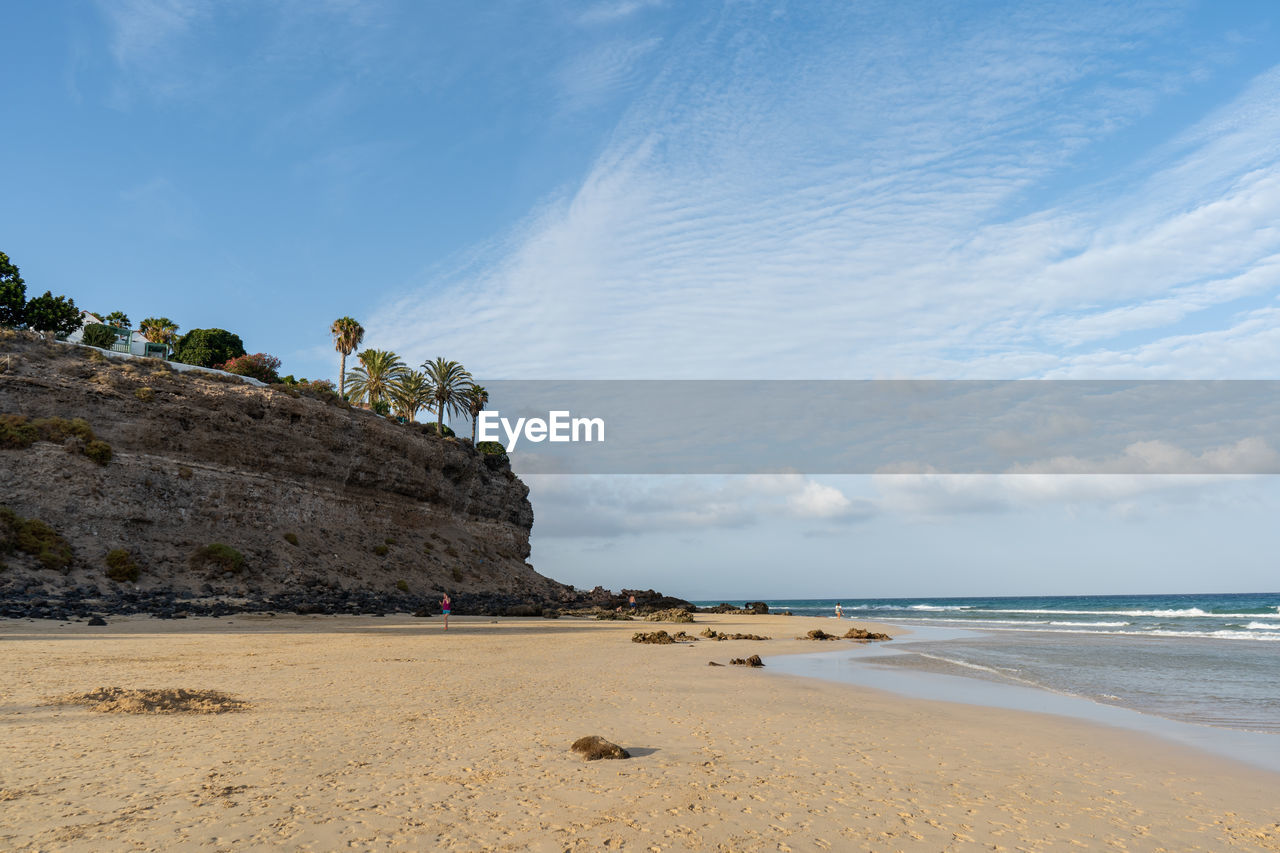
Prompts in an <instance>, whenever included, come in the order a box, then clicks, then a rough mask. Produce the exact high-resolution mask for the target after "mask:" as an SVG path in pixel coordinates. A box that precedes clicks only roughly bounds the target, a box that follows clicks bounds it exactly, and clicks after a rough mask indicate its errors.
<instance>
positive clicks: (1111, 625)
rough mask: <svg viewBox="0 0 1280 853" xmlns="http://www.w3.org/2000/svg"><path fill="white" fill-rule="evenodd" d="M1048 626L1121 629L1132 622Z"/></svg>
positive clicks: (1057, 623) (1052, 623)
mask: <svg viewBox="0 0 1280 853" xmlns="http://www.w3.org/2000/svg"><path fill="white" fill-rule="evenodd" d="M1049 624H1050V625H1065V626H1067V627H1071V628H1123V627H1124V626H1126V625H1132V624H1133V623H1132V622H1050V623H1049Z"/></svg>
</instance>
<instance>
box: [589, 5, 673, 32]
mask: <svg viewBox="0 0 1280 853" xmlns="http://www.w3.org/2000/svg"><path fill="white" fill-rule="evenodd" d="M663 5H665V0H613V2H609V3H596V4H594V5H592V6H590V7H589V8H588V9H587V10H586V11H584V12H583V13H582V14H581V15H579V16H578V23H579V24H580V25H582V26H597V25H600V24H614V23H617V22H619V21H622V20H625V19H627V18H630V17H632V16H633V15H635V14H636V13H637V12H642V11H644V10H645V9H652V8H655V7H659V6H663Z"/></svg>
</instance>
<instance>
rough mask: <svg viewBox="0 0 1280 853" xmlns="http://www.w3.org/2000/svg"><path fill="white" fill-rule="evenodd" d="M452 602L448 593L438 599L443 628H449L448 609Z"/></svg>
mask: <svg viewBox="0 0 1280 853" xmlns="http://www.w3.org/2000/svg"><path fill="white" fill-rule="evenodd" d="M452 606H453V602H452V601H450V600H449V593H447V592H446V593H445V594H444V598H442V599H440V610H441V612H443V613H444V629H445V630H446V631H448V630H449V610H450V609H451V608H452Z"/></svg>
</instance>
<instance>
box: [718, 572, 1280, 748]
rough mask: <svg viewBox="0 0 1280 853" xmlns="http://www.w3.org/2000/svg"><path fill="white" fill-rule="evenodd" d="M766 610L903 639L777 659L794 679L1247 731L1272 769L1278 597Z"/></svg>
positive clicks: (1186, 732)
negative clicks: (847, 623)
mask: <svg viewBox="0 0 1280 853" xmlns="http://www.w3.org/2000/svg"><path fill="white" fill-rule="evenodd" d="M697 603H698V604H708V605H714V604H718V603H719V602H697ZM730 603H734V604H741V603H742V602H738V601H731V602H730ZM766 603H767V604H768V605H769V607H770V610H772V611H775V612H777V611H782V610H789V611H791V612H792V613H793V614H795V615H797V616H823V617H828V618H832V619H833V621H834V618H835V607H836V605H837V604H839V605H840V606H841V609H842V611H843V614H844V618H845V619H846V620H861V621H874V622H882V623H887V624H890V625H901V626H903V627H905V628H907V629H909V630H910V632H911V633H910V634H909V635H903V636H901V637H900V638H897V639H895V640H894V641H893V642H890V643H883V644H867V645H858V646H854V645H853V644H840V645H841V647H842V648H839V649H836V650H833V651H834V656H833V654H832V653H826V654H816V655H803V656H797V657H796V658H795V659H792V660H789V661H787V660H784V658H778V659H777V661H778V665H779V666H780V667H781V668H782V669H783V670H785V671H789V672H792V673H793V674H801V675H813V676H817V677H834V678H836V679H837V680H842V681H847V682H850V683H856V684H861V685H864V686H873V687H880V688H883V689H889V690H896V691H898V692H902V693H908V694H912V695H917V696H926V697H927V696H936V698H943V699H947V698H950V699H953V700H955V701H965V702H970V703H973V704H994V705H1004V706H1008V707H1022V708H1029V709H1032V710H1039V709H1043V710H1047V711H1049V712H1051V713H1066V714H1069V715H1074V716H1084V717H1093V718H1095V719H1098V720H1099V721H1102V722H1110V723H1112V724H1119V725H1126V724H1128V723H1133V722H1134V721H1135V720H1136V721H1137V722H1136V724H1133V725H1131V727H1133V728H1141V729H1148V730H1152V731H1155V730H1157V729H1160V730H1162V731H1165V732H1166V733H1167V732H1169V731H1174V732H1175V733H1176V732H1181V733H1182V736H1180V737H1179V739H1181V740H1184V741H1196V740H1198V739H1203V738H1198V737H1197V734H1196V731H1195V730H1194V729H1189V728H1186V727H1197V728H1199V729H1201V730H1205V729H1213V730H1218V731H1222V732H1240V733H1250V736H1249V737H1248V738H1243V737H1236V738H1235V740H1236V741H1237V742H1238V744H1239V745H1240V750H1241V751H1243V752H1244V753H1246V754H1254V755H1263V754H1266V755H1268V756H1270V757H1269V758H1266V760H1264V761H1261V763H1263V764H1266V765H1270V764H1274V765H1276V766H1275V767H1273V768H1272V769H1276V770H1280V593H1247V594H1236V593H1231V594H1204V595H1105V596H1103V595H1089V596H1075V595H1071V596H1021V597H990V598H987V597H974V598H936V597H929V598H854V597H849V598H839V599H836V598H831V599H800V600H772V601H770V600H766ZM836 624H837V625H838V623H836ZM832 630H833V631H834V628H833V629H832ZM841 633H843V632H841ZM890 633H892V632H890ZM832 645H833V646H835V644H832ZM824 651H825V650H824ZM984 684H985V685H986V686H985V687H983V686H982V685H984ZM948 685H962V686H961V688H960V689H955V688H954V687H949V686H948ZM964 685H967V688H965V687H964ZM996 686H1003V689H995V687H996ZM1037 697H1039V698H1038V699H1037ZM1102 708H1115V709H1123V710H1124V711H1127V712H1129V713H1128V714H1127V715H1126V714H1123V713H1119V712H1117V713H1111V714H1108V713H1101V712H1099V711H1098V709H1102ZM1064 709H1066V710H1064ZM1082 709H1083V710H1082ZM1130 718H1132V719H1130ZM1144 719H1145V720H1146V721H1147V722H1154V721H1156V720H1167V721H1171V723H1173V724H1177V725H1169V726H1163V727H1162V726H1160V725H1145V724H1144V723H1143V720H1144ZM1117 721H1119V722H1117ZM1126 721H1128V723H1126ZM1179 725H1180V726H1182V727H1183V728H1178V726H1179ZM1232 737H1235V736H1232ZM1232 737H1227V738H1217V740H1218V741H1221V742H1223V743H1227V742H1230V741H1231V740H1232ZM1210 740H1213V738H1210ZM1255 763H1259V762H1255Z"/></svg>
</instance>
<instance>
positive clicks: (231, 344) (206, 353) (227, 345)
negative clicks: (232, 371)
mask: <svg viewBox="0 0 1280 853" xmlns="http://www.w3.org/2000/svg"><path fill="white" fill-rule="evenodd" d="M242 355H244V342H243V341H241V340H240V336H239V335H233V334H232V333H231V332H228V331H227V330H226V329H192V330H191V331H189V332H187V333H186V334H185V335H183V336H182V337H180V338H178V339H177V340H176V341H175V343H174V348H173V357H174V360H176V361H180V362H182V363H183V364H194V365H197V366H199V367H213V366H214V365H215V364H225V363H226V362H228V361H230V360H231V359H233V358H239V357H240V356H242Z"/></svg>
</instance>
